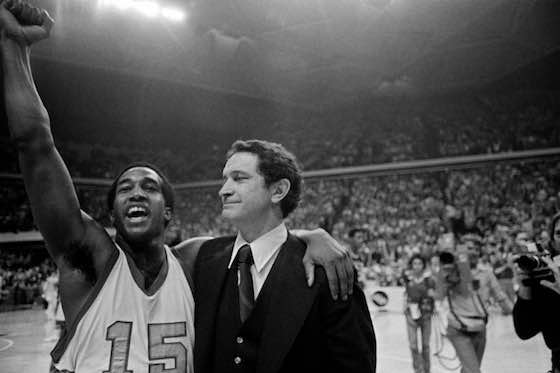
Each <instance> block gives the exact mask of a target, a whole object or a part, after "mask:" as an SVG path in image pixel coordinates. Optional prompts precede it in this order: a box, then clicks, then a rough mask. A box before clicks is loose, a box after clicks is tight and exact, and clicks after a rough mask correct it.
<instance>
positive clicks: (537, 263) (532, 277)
mask: <svg viewBox="0 0 560 373" xmlns="http://www.w3.org/2000/svg"><path fill="white" fill-rule="evenodd" d="M545 256H546V257H548V256H549V255H548V254H539V253H526V254H522V255H520V256H519V257H517V258H516V259H515V260H514V262H515V263H517V265H518V266H519V268H520V269H521V270H522V271H525V272H527V274H528V275H529V278H527V279H523V280H522V281H521V283H522V284H523V285H525V286H530V287H534V286H537V285H539V283H540V281H541V280H548V281H550V282H554V274H553V273H552V270H551V269H550V268H549V267H548V264H546V262H545V261H544V260H543V257H545Z"/></svg>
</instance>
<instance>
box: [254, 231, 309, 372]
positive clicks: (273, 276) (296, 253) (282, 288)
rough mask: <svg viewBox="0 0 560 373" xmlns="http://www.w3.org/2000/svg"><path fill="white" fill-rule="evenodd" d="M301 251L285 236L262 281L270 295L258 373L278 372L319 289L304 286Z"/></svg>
mask: <svg viewBox="0 0 560 373" xmlns="http://www.w3.org/2000/svg"><path fill="white" fill-rule="evenodd" d="M304 251H305V247H304V245H303V244H302V243H300V242H299V241H298V240H297V239H296V238H294V237H293V236H291V235H288V239H287V241H286V242H285V243H284V244H283V245H282V248H281V250H280V253H279V254H278V257H277V258H276V261H275V263H274V265H273V267H272V269H271V271H270V273H269V275H268V278H267V280H266V281H265V285H264V287H263V290H265V287H266V288H267V289H266V291H269V292H270V303H269V305H270V306H269V307H268V310H267V312H268V315H267V317H266V320H265V323H264V327H263V331H262V336H263V337H262V339H261V346H260V348H259V354H258V355H259V360H258V361H257V369H256V371H257V373H264V372H266V373H275V372H277V371H278V370H279V369H280V367H281V365H282V362H283V360H284V358H285V357H286V355H287V353H288V351H289V350H290V348H291V346H292V344H293V342H294V340H295V338H296V336H297V335H298V332H299V330H300V329H301V327H302V325H303V323H304V321H305V319H306V317H307V314H308V313H309V310H310V308H311V306H312V305H313V302H314V300H315V296H316V293H317V289H318V287H317V286H316V285H314V286H313V287H311V288H310V287H308V286H307V281H306V277H305V270H304V267H303V263H302V261H301V260H302V258H303V254H304ZM267 282H269V283H268V284H267Z"/></svg>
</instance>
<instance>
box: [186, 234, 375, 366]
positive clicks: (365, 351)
mask: <svg viewBox="0 0 560 373" xmlns="http://www.w3.org/2000/svg"><path fill="white" fill-rule="evenodd" d="M234 242H235V237H223V238H217V239H214V240H211V241H209V242H207V243H205V244H204V245H203V246H202V247H201V250H200V252H199V255H198V258H197V262H196V266H195V299H196V311H195V330H196V340H195V349H194V351H195V352H194V361H195V363H194V365H195V373H206V372H209V371H210V370H211V367H212V362H213V359H214V356H213V350H214V339H215V335H216V330H215V325H216V312H217V310H218V305H219V297H220V291H221V288H222V285H223V283H224V280H225V278H226V273H227V266H228V263H229V260H230V258H231V253H232V249H233V244H234ZM305 249H306V246H305V244H304V243H303V242H301V241H300V240H299V239H297V238H296V237H294V236H291V235H289V236H288V239H287V241H286V242H285V243H284V245H283V246H282V248H281V250H280V253H279V254H278V257H277V258H276V261H275V263H274V265H273V267H272V269H271V271H270V273H269V275H268V277H267V280H266V281H267V282H268V281H273V282H272V283H271V284H270V285H272V286H271V289H274V290H273V293H272V295H271V297H272V298H271V300H270V303H269V304H270V309H269V310H268V315H267V317H266V321H265V326H264V330H263V337H262V338H263V339H262V340H261V344H260V346H259V350H258V358H257V369H256V372H257V373H277V372H286V373H288V372H290V373H292V372H305V373H310V372H321V373H324V372H337V373H352V372H364V373H372V372H375V364H376V356H375V355H376V342H375V334H374V331H373V326H372V323H371V317H370V314H369V311H368V308H367V304H366V301H365V298H364V294H363V292H362V291H361V290H360V289H359V288H358V287H357V286H356V285H355V286H354V294H353V296H352V297H350V299H349V300H348V301H342V300H338V301H334V300H333V299H332V298H331V295H330V291H329V287H328V282H327V278H326V275H325V273H324V271H323V269H322V268H319V269H316V271H315V272H316V273H315V283H314V285H313V286H312V287H311V288H310V287H308V286H307V282H306V277H305V271H304V267H303V264H302V258H303V255H304V253H305Z"/></svg>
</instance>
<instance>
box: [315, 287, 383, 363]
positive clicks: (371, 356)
mask: <svg viewBox="0 0 560 373" xmlns="http://www.w3.org/2000/svg"><path fill="white" fill-rule="evenodd" d="M320 297H321V300H320V301H321V304H320V306H321V313H322V317H323V322H324V324H325V328H324V333H325V337H326V344H327V350H328V357H329V358H330V360H331V361H330V364H331V368H332V369H331V370H330V371H332V372H346V373H354V372H356V373H358V372H363V373H374V372H375V368H376V360H377V357H376V340H375V332H374V330H373V324H372V322H371V316H370V313H369V310H368V307H367V303H366V299H365V296H364V293H363V292H362V290H361V289H360V288H359V287H358V286H357V284H356V283H355V284H354V293H353V295H352V296H351V297H350V298H349V299H348V300H347V301H342V300H337V301H334V300H333V299H332V297H331V295H330V292H329V288H328V284H327V281H324V282H323V284H322V285H321V289H320Z"/></svg>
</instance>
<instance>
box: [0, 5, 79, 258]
mask: <svg viewBox="0 0 560 373" xmlns="http://www.w3.org/2000/svg"><path fill="white" fill-rule="evenodd" d="M12 12H13V13H12ZM14 14H16V15H17V18H18V19H16V17H14ZM37 19H39V22H38V21H37ZM18 20H21V21H22V23H25V24H30V23H33V22H35V23H40V24H41V25H40V26H37V25H32V26H22V24H20V22H19V21H18ZM52 25H53V20H52V19H51V18H50V17H49V15H48V13H47V12H46V11H44V10H43V11H40V10H39V9H37V8H32V7H30V6H29V5H28V4H25V3H22V2H20V1H9V2H8V1H1V2H0V29H1V49H2V68H3V77H4V97H5V102H6V114H7V117H8V127H9V130H10V135H11V138H12V141H13V142H14V144H15V146H16V148H17V152H18V157H19V164H20V168H21V170H22V173H23V180H24V183H25V188H26V191H27V195H28V197H29V200H30V202H31V210H32V212H33V217H34V219H35V223H36V224H37V226H38V227H39V230H40V231H41V233H42V235H43V237H44V239H45V242H46V244H47V247H48V250H49V252H50V254H51V256H52V257H53V259H54V260H55V261H56V263H57V265H59V267H60V266H61V265H62V264H63V263H62V262H63V260H62V259H63V256H64V255H65V254H67V253H68V250H71V247H80V245H81V244H82V243H83V240H84V238H85V235H86V231H87V229H86V228H87V227H86V223H85V222H84V218H87V217H86V216H84V217H82V213H81V211H80V207H79V203H78V198H77V196H76V193H75V190H74V186H73V184H72V180H71V178H70V174H69V173H68V170H67V168H66V166H65V164H64V162H63V161H62V159H61V157H60V155H59V153H58V151H57V149H56V148H55V145H54V141H53V136H52V133H51V128H50V121H49V115H48V113H47V111H46V109H45V107H44V106H43V103H42V101H41V98H40V97H39V94H38V93H37V89H36V88H35V84H34V81H33V76H32V73H31V67H30V64H29V59H30V57H29V56H30V46H31V44H33V43H35V42H37V41H39V40H42V39H45V38H47V37H48V36H49V33H50V30H51V27H52Z"/></svg>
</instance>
